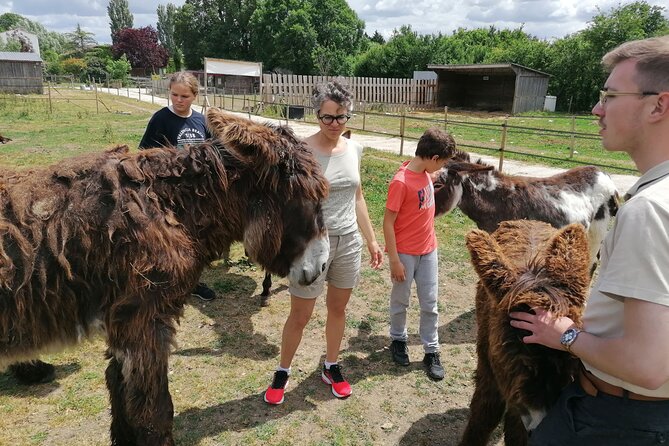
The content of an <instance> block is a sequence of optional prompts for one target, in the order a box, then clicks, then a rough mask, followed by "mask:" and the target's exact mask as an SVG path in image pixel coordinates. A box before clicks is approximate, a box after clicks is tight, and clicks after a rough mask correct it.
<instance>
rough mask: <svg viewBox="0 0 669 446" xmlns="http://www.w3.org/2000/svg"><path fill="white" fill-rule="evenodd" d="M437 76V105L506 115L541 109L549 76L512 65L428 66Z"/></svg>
mask: <svg viewBox="0 0 669 446" xmlns="http://www.w3.org/2000/svg"><path fill="white" fill-rule="evenodd" d="M428 69H430V70H432V71H434V72H435V73H437V76H438V79H437V105H439V106H442V107H443V106H448V107H454V108H462V109H467V110H485V111H491V112H495V111H499V112H505V113H509V114H516V113H522V112H525V111H533V110H542V109H543V106H544V100H545V97H546V92H547V91H548V79H549V78H550V75H549V74H546V73H543V72H541V71H537V70H533V69H531V68H527V67H524V66H522V65H518V64H514V63H504V64H473V65H428Z"/></svg>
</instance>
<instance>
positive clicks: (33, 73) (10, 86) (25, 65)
mask: <svg viewBox="0 0 669 446" xmlns="http://www.w3.org/2000/svg"><path fill="white" fill-rule="evenodd" d="M0 93H18V94H34V93H36V94H42V93H44V81H43V76H42V59H41V58H40V57H39V55H38V54H37V53H16V52H0Z"/></svg>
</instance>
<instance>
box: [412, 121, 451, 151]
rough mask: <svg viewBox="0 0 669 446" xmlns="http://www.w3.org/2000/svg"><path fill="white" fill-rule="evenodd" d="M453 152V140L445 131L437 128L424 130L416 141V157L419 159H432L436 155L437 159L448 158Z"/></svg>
mask: <svg viewBox="0 0 669 446" xmlns="http://www.w3.org/2000/svg"><path fill="white" fill-rule="evenodd" d="M454 150H455V140H454V139H453V137H452V136H451V135H450V134H449V133H448V132H446V131H444V130H441V129H440V128H437V127H432V128H429V129H427V130H425V133H423V135H422V136H421V137H420V139H419V140H418V145H417V146H416V156H419V157H421V158H432V157H433V156H435V155H437V156H438V157H439V158H450V157H452V156H453V151H454Z"/></svg>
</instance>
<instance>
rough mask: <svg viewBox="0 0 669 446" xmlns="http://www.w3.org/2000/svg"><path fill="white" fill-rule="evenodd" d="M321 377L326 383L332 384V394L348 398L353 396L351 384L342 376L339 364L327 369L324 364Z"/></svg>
mask: <svg viewBox="0 0 669 446" xmlns="http://www.w3.org/2000/svg"><path fill="white" fill-rule="evenodd" d="M321 379H322V380H323V382H324V383H325V384H329V385H330V386H331V388H332V394H333V395H334V396H336V397H337V398H347V397H349V396H351V385H350V384H349V383H348V381H346V380H345V379H344V377H343V376H342V374H341V367H340V366H339V364H333V365H331V366H330V368H329V369H326V368H325V365H323V373H321Z"/></svg>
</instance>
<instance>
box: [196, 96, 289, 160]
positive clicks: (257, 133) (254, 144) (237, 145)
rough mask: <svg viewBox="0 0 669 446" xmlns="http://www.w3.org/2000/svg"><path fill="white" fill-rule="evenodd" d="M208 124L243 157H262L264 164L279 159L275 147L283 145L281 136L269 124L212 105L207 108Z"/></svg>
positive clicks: (225, 143) (227, 145)
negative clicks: (259, 122) (256, 121)
mask: <svg viewBox="0 0 669 446" xmlns="http://www.w3.org/2000/svg"><path fill="white" fill-rule="evenodd" d="M207 126H208V127H209V130H210V131H211V134H212V135H213V136H214V137H215V138H217V139H219V140H220V141H221V142H222V143H223V145H225V147H227V148H228V149H231V150H234V151H235V152H236V153H237V154H238V155H240V156H241V157H243V158H248V157H254V158H262V160H263V164H264V165H267V164H271V165H274V164H276V163H277V162H278V161H279V156H278V154H277V151H276V150H275V149H274V148H275V147H280V146H281V145H282V143H281V136H280V135H279V134H278V133H277V132H276V131H275V130H274V129H272V128H271V127H269V126H267V125H264V124H258V123H255V122H253V121H251V120H250V119H246V118H242V117H239V116H236V115H233V114H231V113H226V112H224V111H222V110H220V109H217V108H213V107H212V108H210V109H209V110H207Z"/></svg>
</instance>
